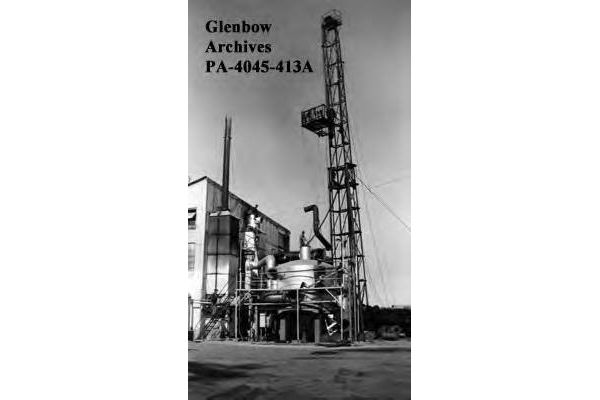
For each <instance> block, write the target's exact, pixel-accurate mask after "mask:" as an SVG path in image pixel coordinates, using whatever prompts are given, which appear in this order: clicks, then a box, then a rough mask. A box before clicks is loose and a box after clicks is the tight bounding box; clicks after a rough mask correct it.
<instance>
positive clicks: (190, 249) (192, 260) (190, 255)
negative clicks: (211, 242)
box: [188, 243, 196, 271]
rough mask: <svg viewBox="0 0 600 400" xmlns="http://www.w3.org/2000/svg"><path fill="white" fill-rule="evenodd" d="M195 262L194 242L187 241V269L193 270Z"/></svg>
mask: <svg viewBox="0 0 600 400" xmlns="http://www.w3.org/2000/svg"><path fill="white" fill-rule="evenodd" d="M195 263H196V243H188V271H193V270H194V264H195Z"/></svg>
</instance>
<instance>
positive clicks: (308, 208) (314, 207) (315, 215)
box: [304, 204, 331, 250]
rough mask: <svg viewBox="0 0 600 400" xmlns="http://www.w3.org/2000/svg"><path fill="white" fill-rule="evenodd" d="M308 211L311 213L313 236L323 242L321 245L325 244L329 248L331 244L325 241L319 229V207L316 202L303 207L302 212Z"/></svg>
mask: <svg viewBox="0 0 600 400" xmlns="http://www.w3.org/2000/svg"><path fill="white" fill-rule="evenodd" d="M310 211H312V213H313V231H314V233H315V236H316V237H317V239H319V241H320V242H321V243H323V246H325V249H326V250H331V244H330V243H329V242H328V241H327V239H325V236H323V234H321V231H320V230H319V208H318V207H317V205H316V204H311V205H310V206H306V207H304V212H310Z"/></svg>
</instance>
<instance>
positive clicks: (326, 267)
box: [188, 11, 368, 342]
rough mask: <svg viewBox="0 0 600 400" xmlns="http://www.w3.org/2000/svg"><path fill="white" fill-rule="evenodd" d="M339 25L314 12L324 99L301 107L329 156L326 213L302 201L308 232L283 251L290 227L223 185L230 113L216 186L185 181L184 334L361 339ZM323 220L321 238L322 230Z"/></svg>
mask: <svg viewBox="0 0 600 400" xmlns="http://www.w3.org/2000/svg"><path fill="white" fill-rule="evenodd" d="M341 25H342V19H341V14H340V13H339V12H337V11H332V12H330V13H327V14H325V15H324V16H323V17H322V18H321V37H322V43H321V48H322V54H323V65H324V66H325V67H324V81H325V103H324V104H321V105H318V106H316V107H313V108H310V109H308V110H305V111H303V112H302V113H301V115H300V125H301V126H302V127H303V128H305V129H307V130H309V131H311V132H313V133H314V134H315V135H316V138H317V140H318V139H322V138H324V140H323V141H324V142H325V143H326V145H327V148H328V155H329V157H328V165H327V166H324V172H326V174H327V177H328V185H327V187H326V188H323V190H326V191H327V192H328V196H329V208H328V210H327V213H326V215H325V217H324V218H323V219H320V217H319V210H318V208H317V207H316V206H315V205H311V204H307V205H306V207H304V212H306V213H311V214H312V222H313V232H312V235H311V237H310V238H308V239H307V238H306V237H301V240H300V243H299V247H298V248H297V249H290V244H289V237H290V231H289V230H287V229H286V228H285V227H283V226H282V225H280V224H278V223H277V222H275V221H274V220H272V219H271V218H269V217H268V216H267V215H265V214H264V213H262V210H259V209H258V207H257V206H251V205H250V204H248V203H247V202H245V201H243V200H241V199H240V198H239V197H237V196H234V195H232V194H231V193H229V157H230V146H231V119H230V118H227V117H226V118H225V135H224V151H223V180H222V185H221V186H219V185H217V184H216V183H215V182H214V181H212V180H210V179H209V178H207V177H204V178H201V179H198V180H196V181H193V182H190V183H189V184H188V189H189V203H188V254H189V258H188V274H189V282H190V283H189V319H188V333H189V335H190V337H193V339H195V340H206V339H211V338H234V339H238V340H252V341H277V342H320V341H336V342H339V341H347V342H354V341H357V340H364V316H363V312H364V309H365V307H366V306H368V297H367V286H366V277H365V259H364V254H363V242H362V229H361V220H360V206H359V204H358V193H357V190H358V189H357V188H358V185H359V182H358V177H357V173H356V168H357V165H356V164H355V162H354V161H353V157H352V143H351V136H350V126H349V123H348V121H349V118H348V109H347V104H346V92H345V81H344V61H343V60H342V51H341V41H340V35H339V28H340V26H341ZM298 211H299V212H301V211H302V210H298ZM325 222H328V228H329V235H328V236H329V238H326V237H325V235H323V234H322V233H321V231H320V229H321V226H322V225H323V224H324V223H325ZM313 239H317V240H316V241H314V242H313ZM311 243H312V246H311Z"/></svg>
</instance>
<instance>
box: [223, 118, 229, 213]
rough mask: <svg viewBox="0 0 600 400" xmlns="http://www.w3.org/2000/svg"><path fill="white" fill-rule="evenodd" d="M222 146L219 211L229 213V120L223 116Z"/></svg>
mask: <svg viewBox="0 0 600 400" xmlns="http://www.w3.org/2000/svg"><path fill="white" fill-rule="evenodd" d="M223 140H224V142H225V143H224V146H223V182H222V183H223V190H222V191H221V195H222V197H221V209H222V210H223V211H229V154H230V151H231V118H227V116H225V137H224V138H223Z"/></svg>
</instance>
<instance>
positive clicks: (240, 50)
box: [188, 0, 411, 399]
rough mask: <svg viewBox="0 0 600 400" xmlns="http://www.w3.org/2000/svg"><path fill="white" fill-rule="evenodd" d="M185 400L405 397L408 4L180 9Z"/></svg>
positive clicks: (201, 2)
mask: <svg viewBox="0 0 600 400" xmlns="http://www.w3.org/2000/svg"><path fill="white" fill-rule="evenodd" d="M188 11H189V25H188V28H189V40H188V46H189V65H188V74H189V92H188V96H189V109H188V116H189V139H188V163H189V164H188V165H189V172H188V175H189V176H188V280H189V285H188V286H189V288H188V303H189V305H188V315H189V317H188V341H189V360H188V374H189V376H188V379H189V398H190V399H275V398H281V397H282V396H289V397H290V398H294V399H296V398H298V399H300V398H302V399H312V398H314V399H338V398H339V399H348V398H352V399H409V398H410V354H411V346H410V344H411V329H410V326H411V320H410V318H411V294H410V287H411V286H410V1H405V0H400V1H399V0H378V1H372V2H368V3H367V2H363V1H354V0H347V1H333V2H322V1H300V2H293V1H280V2H272V1H260V0H255V1H228V2H218V1H210V0H190V2H189V10H188Z"/></svg>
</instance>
